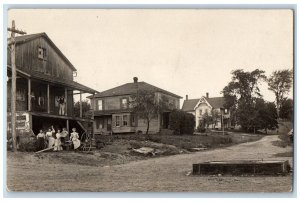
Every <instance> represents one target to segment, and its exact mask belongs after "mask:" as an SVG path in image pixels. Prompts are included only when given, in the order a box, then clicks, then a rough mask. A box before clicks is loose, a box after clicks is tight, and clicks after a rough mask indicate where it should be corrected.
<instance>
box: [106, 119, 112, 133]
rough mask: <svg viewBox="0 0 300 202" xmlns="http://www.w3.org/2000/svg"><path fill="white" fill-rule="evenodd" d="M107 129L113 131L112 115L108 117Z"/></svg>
mask: <svg viewBox="0 0 300 202" xmlns="http://www.w3.org/2000/svg"><path fill="white" fill-rule="evenodd" d="M107 131H111V117H108V118H107Z"/></svg>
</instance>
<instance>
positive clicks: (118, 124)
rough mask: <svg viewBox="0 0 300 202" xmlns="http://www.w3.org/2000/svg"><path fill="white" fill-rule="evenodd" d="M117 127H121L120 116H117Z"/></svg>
mask: <svg viewBox="0 0 300 202" xmlns="http://www.w3.org/2000/svg"><path fill="white" fill-rule="evenodd" d="M116 126H117V127H120V116H116Z"/></svg>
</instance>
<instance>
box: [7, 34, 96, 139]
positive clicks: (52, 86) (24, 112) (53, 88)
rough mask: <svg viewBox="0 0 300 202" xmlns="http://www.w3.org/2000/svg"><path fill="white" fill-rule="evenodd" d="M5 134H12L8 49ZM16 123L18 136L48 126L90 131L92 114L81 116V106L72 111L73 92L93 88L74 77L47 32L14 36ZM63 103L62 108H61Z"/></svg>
mask: <svg viewBox="0 0 300 202" xmlns="http://www.w3.org/2000/svg"><path fill="white" fill-rule="evenodd" d="M7 56H8V58H7V134H8V138H9V136H10V135H11V105H10V103H11V75H12V69H11V55H10V49H9V48H8V49H7ZM15 62H16V74H17V79H16V120H17V122H16V126H17V128H16V129H17V137H25V136H27V137H28V136H30V135H33V134H35V135H36V134H38V132H39V130H40V129H43V130H47V129H48V128H49V127H50V126H52V125H53V126H54V128H55V129H58V128H59V129H61V128H63V127H65V128H67V130H68V131H70V130H71V128H73V127H75V128H77V130H78V131H79V133H80V134H82V133H83V132H89V133H93V131H92V128H93V126H92V125H93V119H92V117H84V116H83V114H82V108H81V110H80V112H81V113H80V115H79V116H78V117H76V116H75V114H74V110H73V109H74V95H75V94H79V95H80V102H81V98H82V94H84V93H88V94H89V95H93V94H95V93H97V91H96V90H94V89H92V88H89V87H87V86H85V85H83V84H80V83H78V82H75V81H74V75H77V74H76V73H77V72H76V68H75V67H74V66H73V65H72V63H71V62H70V61H69V60H68V59H67V58H66V57H65V55H64V54H63V53H62V52H61V51H60V50H59V49H58V48H57V46H56V45H55V44H54V43H53V42H52V40H51V39H50V38H49V37H48V36H47V34H46V33H38V34H31V35H24V36H18V37H16V38H15ZM62 107H63V108H62Z"/></svg>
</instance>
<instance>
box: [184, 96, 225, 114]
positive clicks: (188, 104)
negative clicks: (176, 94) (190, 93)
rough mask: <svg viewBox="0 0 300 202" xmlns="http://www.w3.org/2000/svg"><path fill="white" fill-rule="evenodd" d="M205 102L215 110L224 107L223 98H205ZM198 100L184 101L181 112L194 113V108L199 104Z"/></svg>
mask: <svg viewBox="0 0 300 202" xmlns="http://www.w3.org/2000/svg"><path fill="white" fill-rule="evenodd" d="M205 99H206V100H207V102H208V103H209V104H210V105H211V106H212V107H213V108H215V109H219V108H222V107H224V104H225V98H224V97H212V98H207V97H205ZM199 100H200V98H199V99H190V100H185V101H184V102H183V105H182V110H183V111H186V112H188V111H194V108H195V106H196V105H197V103H198V102H199Z"/></svg>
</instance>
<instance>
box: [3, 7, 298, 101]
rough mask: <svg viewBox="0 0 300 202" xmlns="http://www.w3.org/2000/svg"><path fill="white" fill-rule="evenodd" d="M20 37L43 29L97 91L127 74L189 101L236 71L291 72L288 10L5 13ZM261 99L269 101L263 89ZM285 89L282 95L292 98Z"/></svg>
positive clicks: (214, 90) (213, 92) (216, 92)
mask: <svg viewBox="0 0 300 202" xmlns="http://www.w3.org/2000/svg"><path fill="white" fill-rule="evenodd" d="M8 15H9V16H8V25H10V24H11V20H12V19H13V20H15V23H16V27H17V28H18V29H22V30H25V31H26V32H27V34H34V33H40V32H45V33H46V34H47V35H48V36H49V37H50V39H51V40H52V41H53V42H54V43H55V44H56V46H57V47H58V48H59V49H60V50H61V51H62V52H63V54H64V55H65V56H66V57H67V58H68V59H69V60H70V61H71V63H72V64H73V65H74V66H75V68H76V69H77V77H76V78H75V81H78V82H80V83H82V84H84V85H86V86H89V87H91V88H94V89H96V90H97V91H100V92H101V91H104V90H107V89H110V88H113V87H116V86H118V85H122V84H125V83H128V82H133V77H135V76H136V77H138V79H139V81H145V82H147V83H150V84H152V85H155V86H157V87H160V88H163V89H165V90H168V91H170V92H173V93H175V94H178V95H180V96H182V97H183V99H182V100H181V104H182V103H183V100H184V99H185V95H188V96H189V98H190V99H192V98H200V97H201V96H204V95H205V94H206V92H209V96H210V97H218V96H221V94H220V93H221V91H222V89H223V88H224V87H225V86H226V85H227V84H228V82H230V80H231V76H232V75H231V72H232V71H233V70H235V69H244V70H245V71H253V70H255V69H257V68H258V69H261V70H264V71H265V74H266V76H269V75H270V74H271V73H272V72H273V71H275V70H280V69H292V68H293V13H292V11H291V10H287V9H286V10H284V9H281V10H279V9H278V10H271V9H269V10H265V9H259V10H254V9H253V10H250V9H236V10H230V9H227V10H222V9H209V10H206V9H12V10H9V13H8ZM261 92H262V94H263V98H264V99H266V100H268V101H274V100H275V96H274V95H273V93H272V92H271V91H269V90H268V88H267V84H266V83H263V84H262V85H261ZM292 96H293V95H292V92H291V93H290V94H289V96H288V97H292Z"/></svg>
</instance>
